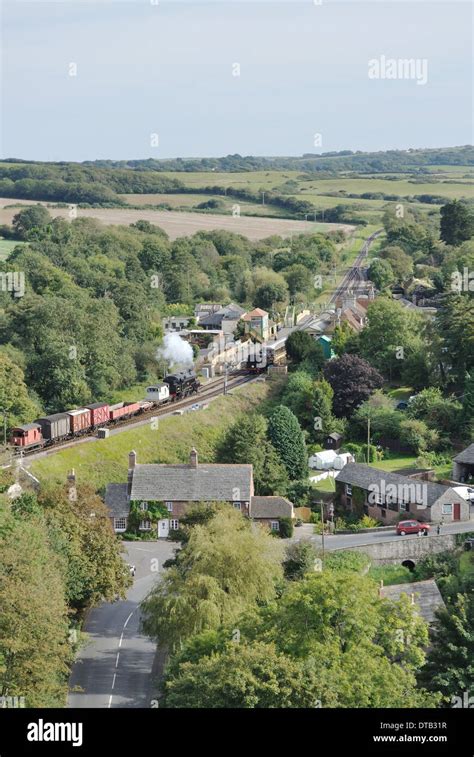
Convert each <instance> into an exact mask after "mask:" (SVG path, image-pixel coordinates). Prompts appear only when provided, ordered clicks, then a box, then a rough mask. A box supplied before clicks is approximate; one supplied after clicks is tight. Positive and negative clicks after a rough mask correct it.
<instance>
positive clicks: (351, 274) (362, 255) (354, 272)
mask: <svg viewBox="0 0 474 757" xmlns="http://www.w3.org/2000/svg"><path fill="white" fill-rule="evenodd" d="M382 232H383V229H378V230H377V231H374V233H373V234H371V235H370V236H369V237H367V239H366V240H365V241H364V244H363V245H362V247H361V250H360V252H359V254H358V255H357V257H356V259H355V261H354V264H353V265H352V266H351V267H350V268H349V269H348V271H347V273H346V274H345V276H344V278H343V279H342V281H341V283H340V284H339V286H338V287H337V289H335V291H334V293H333V295H332V296H331V297H330V299H329V304H330V305H331V304H334V303H335V302H336V301H337V299H338V297H340V296H341V294H344V292H346V291H347V290H348V289H350V284H351V282H352V281H354V279H355V278H356V277H357V276H358V273H359V269H360V268H361V266H362V264H363V262H364V260H365V259H366V258H367V255H368V254H369V249H370V245H371V244H372V242H373V241H374V239H376V237H378V236H379V235H380V234H381V233H382Z"/></svg>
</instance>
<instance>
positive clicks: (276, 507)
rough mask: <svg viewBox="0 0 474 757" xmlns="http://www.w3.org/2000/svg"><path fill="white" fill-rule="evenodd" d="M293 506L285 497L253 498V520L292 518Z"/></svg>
mask: <svg viewBox="0 0 474 757" xmlns="http://www.w3.org/2000/svg"><path fill="white" fill-rule="evenodd" d="M292 515H293V504H292V503H291V502H290V500H289V499H286V498H285V497H252V499H251V500H250V517H251V518H291V517H292Z"/></svg>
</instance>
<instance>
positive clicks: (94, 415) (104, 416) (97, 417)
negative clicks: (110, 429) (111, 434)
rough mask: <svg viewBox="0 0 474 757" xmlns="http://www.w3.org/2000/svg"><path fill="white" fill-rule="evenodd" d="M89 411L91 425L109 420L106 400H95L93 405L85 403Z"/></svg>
mask: <svg viewBox="0 0 474 757" xmlns="http://www.w3.org/2000/svg"><path fill="white" fill-rule="evenodd" d="M87 409H88V410H90V411H91V424H92V426H101V425H102V424H103V423H108V422H109V405H108V403H107V402H96V403H95V404H94V405H87Z"/></svg>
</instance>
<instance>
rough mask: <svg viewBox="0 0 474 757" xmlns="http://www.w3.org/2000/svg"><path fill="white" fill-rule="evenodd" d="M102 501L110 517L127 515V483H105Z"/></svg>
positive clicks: (128, 507)
mask: <svg viewBox="0 0 474 757" xmlns="http://www.w3.org/2000/svg"><path fill="white" fill-rule="evenodd" d="M104 501H105V504H106V505H107V507H108V508H109V512H110V515H111V517H112V518H124V517H127V516H128V515H129V513H130V503H129V501H128V498H127V484H107V488H106V490H105V497H104Z"/></svg>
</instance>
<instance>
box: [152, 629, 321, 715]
mask: <svg viewBox="0 0 474 757" xmlns="http://www.w3.org/2000/svg"><path fill="white" fill-rule="evenodd" d="M318 688H319V686H318V684H317V680H316V678H315V676H314V675H313V676H311V675H309V674H308V673H307V672H306V671H305V665H304V663H301V662H300V661H296V660H292V659H291V658H290V657H288V656H287V655H284V654H281V653H279V652H278V651H277V650H276V648H275V645H274V644H266V643H264V642H254V643H252V644H245V643H233V642H228V643H227V644H226V645H225V647H224V649H223V650H222V651H220V652H219V653H217V654H216V653H214V654H212V655H211V656H209V657H202V658H201V659H199V660H198V661H197V662H183V663H181V664H180V665H178V666H177V671H176V674H175V675H174V676H169V677H168V678H167V680H166V682H165V687H164V706H165V707H186V708H202V707H209V708H212V709H215V708H252V709H254V708H286V709H288V708H295V707H315V706H318V704H319V703H318V695H317V689H318Z"/></svg>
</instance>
